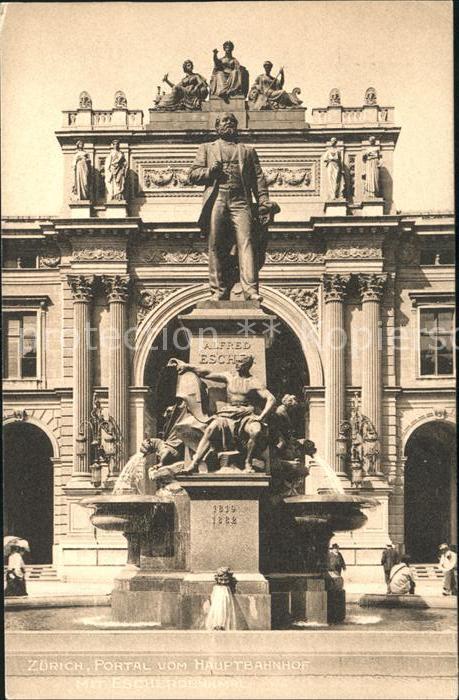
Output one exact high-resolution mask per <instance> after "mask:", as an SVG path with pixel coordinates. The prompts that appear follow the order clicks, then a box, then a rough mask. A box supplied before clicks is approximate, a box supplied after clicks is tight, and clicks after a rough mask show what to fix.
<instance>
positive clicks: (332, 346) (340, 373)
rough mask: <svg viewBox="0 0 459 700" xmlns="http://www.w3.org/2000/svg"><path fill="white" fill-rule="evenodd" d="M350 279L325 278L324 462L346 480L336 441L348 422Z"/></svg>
mask: <svg viewBox="0 0 459 700" xmlns="http://www.w3.org/2000/svg"><path fill="white" fill-rule="evenodd" d="M349 279H350V276H349V275H324V278H323V287H324V303H325V309H324V336H323V343H324V351H325V458H326V460H327V462H328V464H330V465H331V466H332V467H333V469H334V470H335V472H337V473H338V474H340V475H342V476H344V475H345V473H344V472H343V471H342V462H341V459H339V457H338V456H337V455H336V438H337V437H338V433H339V427H340V424H341V422H342V421H343V420H344V418H345V401H346V374H345V349H346V335H345V332H344V303H343V302H344V298H345V295H346V289H347V285H348V283H349Z"/></svg>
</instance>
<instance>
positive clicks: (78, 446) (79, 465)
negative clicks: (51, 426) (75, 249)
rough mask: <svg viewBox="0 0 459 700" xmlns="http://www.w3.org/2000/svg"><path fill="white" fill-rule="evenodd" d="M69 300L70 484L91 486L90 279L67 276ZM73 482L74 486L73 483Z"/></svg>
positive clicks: (88, 277) (91, 289) (83, 276)
mask: <svg viewBox="0 0 459 700" xmlns="http://www.w3.org/2000/svg"><path fill="white" fill-rule="evenodd" d="M67 280H68V283H69V286H70V289H71V290H72V296H73V334H74V335H73V406H74V413H73V415H74V424H73V445H74V450H73V471H72V479H71V482H72V484H75V485H76V484H81V485H83V484H84V485H87V486H88V487H89V486H90V485H91V483H90V480H91V470H90V465H89V442H90V439H91V438H90V435H89V426H88V419H89V414H90V411H91V401H92V367H91V365H92V363H91V343H90V325H91V301H92V298H93V283H94V277H93V276H85V275H68V277H67ZM75 482H76V483H75Z"/></svg>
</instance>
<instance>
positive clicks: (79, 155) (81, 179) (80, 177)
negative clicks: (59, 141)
mask: <svg viewBox="0 0 459 700" xmlns="http://www.w3.org/2000/svg"><path fill="white" fill-rule="evenodd" d="M76 148H77V150H76V153H75V157H74V159H73V194H74V195H75V196H76V198H77V199H89V198H90V196H89V174H90V167H91V163H90V160H89V153H86V151H85V150H84V148H83V141H77V143H76Z"/></svg>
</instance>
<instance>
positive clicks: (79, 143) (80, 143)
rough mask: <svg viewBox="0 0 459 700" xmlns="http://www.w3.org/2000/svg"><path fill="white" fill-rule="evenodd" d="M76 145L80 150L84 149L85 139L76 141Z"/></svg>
mask: <svg viewBox="0 0 459 700" xmlns="http://www.w3.org/2000/svg"><path fill="white" fill-rule="evenodd" d="M76 147H77V148H78V150H79V151H82V150H83V147H84V143H83V141H81V139H79V140H78V141H77V142H76Z"/></svg>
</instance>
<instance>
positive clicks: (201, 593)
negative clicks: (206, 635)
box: [111, 567, 271, 630]
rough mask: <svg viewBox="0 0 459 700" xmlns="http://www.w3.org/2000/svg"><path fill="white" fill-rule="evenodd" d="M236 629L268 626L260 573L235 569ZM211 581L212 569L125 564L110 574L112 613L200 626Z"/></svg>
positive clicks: (165, 624) (267, 605)
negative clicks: (112, 577) (115, 574)
mask: <svg viewBox="0 0 459 700" xmlns="http://www.w3.org/2000/svg"><path fill="white" fill-rule="evenodd" d="M235 576H236V581H237V584H236V591H235V594H234V604H235V608H236V624H237V629H238V630H269V629H271V596H270V595H269V585H268V581H267V580H266V579H265V577H264V576H262V575H261V574H254V573H239V572H236V574H235ZM214 585H215V580H214V575H213V574H212V573H198V574H194V573H190V572H186V571H180V572H179V571H178V572H167V573H166V572H152V571H147V570H142V569H135V568H131V569H129V568H128V567H126V569H125V570H124V571H122V572H121V574H120V575H119V576H118V577H117V578H116V579H115V588H114V590H113V591H112V596H111V602H112V616H113V619H114V620H117V621H118V622H150V623H151V622H157V623H158V625H160V626H161V627H171V628H175V629H195V630H199V629H202V630H204V629H205V628H206V626H205V623H206V617H207V613H208V611H209V609H210V598H211V594H212V589H213V587H214Z"/></svg>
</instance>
